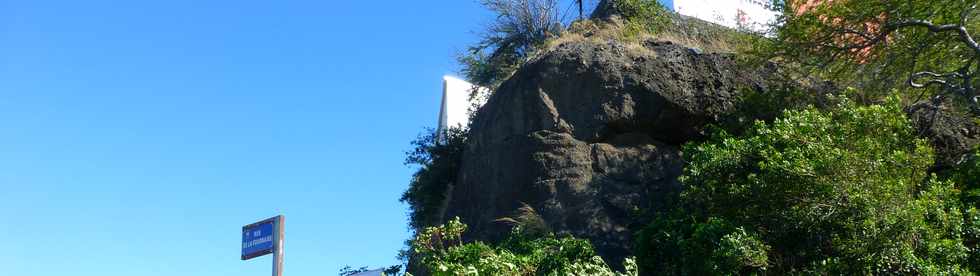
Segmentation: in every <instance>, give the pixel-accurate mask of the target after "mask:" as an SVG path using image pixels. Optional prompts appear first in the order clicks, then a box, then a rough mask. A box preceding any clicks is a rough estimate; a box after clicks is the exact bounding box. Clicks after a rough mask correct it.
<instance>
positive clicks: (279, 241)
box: [272, 215, 286, 276]
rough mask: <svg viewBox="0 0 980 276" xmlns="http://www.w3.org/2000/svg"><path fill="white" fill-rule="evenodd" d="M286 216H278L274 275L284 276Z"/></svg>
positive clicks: (273, 263) (274, 251)
mask: <svg viewBox="0 0 980 276" xmlns="http://www.w3.org/2000/svg"><path fill="white" fill-rule="evenodd" d="M285 223H286V217H284V216H282V215H279V216H276V230H275V231H276V232H275V234H274V235H275V237H274V238H273V241H275V243H276V244H275V245H274V246H273V248H272V276H282V257H283V242H284V240H285V238H284V236H285V235H284V234H285V231H284V230H285V225H283V224H285Z"/></svg>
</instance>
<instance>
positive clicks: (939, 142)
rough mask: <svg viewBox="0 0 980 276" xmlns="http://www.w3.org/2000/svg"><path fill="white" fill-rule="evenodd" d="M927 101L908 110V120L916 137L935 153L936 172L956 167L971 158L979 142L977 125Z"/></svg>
mask: <svg viewBox="0 0 980 276" xmlns="http://www.w3.org/2000/svg"><path fill="white" fill-rule="evenodd" d="M951 104H952V103H948V102H947V103H940V104H936V103H933V102H931V101H924V102H919V103H916V104H914V105H912V106H910V107H908V110H907V112H908V116H909V120H911V122H912V126H913V127H915V129H916V131H918V133H919V136H921V137H923V138H924V139H927V140H929V142H930V143H931V144H932V147H933V148H934V149H935V151H936V166H935V167H934V168H933V170H936V171H940V170H944V169H948V168H951V167H953V166H956V165H957V164H959V163H960V162H963V161H964V160H966V159H967V158H970V157H971V156H972V154H971V153H972V152H973V149H975V148H976V146H977V144H978V143H980V125H978V124H977V122H976V121H974V120H973V118H972V117H971V116H969V115H966V114H958V113H957V112H955V111H953V110H952V109H951V108H949V106H950V105H951Z"/></svg>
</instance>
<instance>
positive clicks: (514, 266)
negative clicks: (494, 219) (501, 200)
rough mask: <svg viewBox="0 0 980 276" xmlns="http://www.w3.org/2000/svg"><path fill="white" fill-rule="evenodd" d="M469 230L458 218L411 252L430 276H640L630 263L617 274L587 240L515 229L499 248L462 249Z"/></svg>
mask: <svg viewBox="0 0 980 276" xmlns="http://www.w3.org/2000/svg"><path fill="white" fill-rule="evenodd" d="M465 231H466V225H465V224H463V223H462V222H460V220H459V218H455V219H453V220H450V221H449V222H447V223H446V224H445V225H440V226H436V227H428V228H426V229H424V230H422V231H420V232H419V233H418V235H416V236H415V239H413V240H412V241H411V248H412V250H413V252H414V254H415V256H417V257H418V258H417V260H419V261H420V262H421V264H422V266H424V267H425V268H426V269H427V270H428V272H429V273H431V274H432V275H435V276H440V275H606V276H620V275H623V276H625V275H637V271H636V264H635V263H634V262H633V261H632V259H627V261H626V263H625V264H624V265H625V267H626V272H624V273H620V272H616V271H613V270H612V269H611V268H609V266H608V265H606V263H605V262H604V261H603V260H602V258H600V257H599V256H597V255H596V254H595V251H594V250H593V249H592V245H591V244H590V243H589V242H588V241H587V240H583V239H576V238H573V237H570V236H563V237H558V236H555V235H552V234H542V235H532V234H528V233H526V232H524V231H523V230H521V227H515V228H514V230H513V231H512V232H511V233H510V235H509V236H508V237H507V238H506V239H504V240H503V241H502V242H501V243H500V244H498V245H496V246H492V245H488V244H486V243H483V242H479V241H477V242H471V243H463V242H462V239H461V237H462V234H463V232H465Z"/></svg>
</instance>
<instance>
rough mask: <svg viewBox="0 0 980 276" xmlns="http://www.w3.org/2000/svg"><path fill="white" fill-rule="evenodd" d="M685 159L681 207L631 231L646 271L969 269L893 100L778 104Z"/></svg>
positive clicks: (950, 214)
mask: <svg viewBox="0 0 980 276" xmlns="http://www.w3.org/2000/svg"><path fill="white" fill-rule="evenodd" d="M684 156H685V157H686V159H687V160H688V161H689V164H688V166H687V167H686V168H685V171H684V175H683V176H682V177H681V181H682V182H683V183H684V184H685V186H686V187H685V190H684V191H683V192H682V194H681V198H680V200H681V204H680V205H679V206H678V207H677V209H676V210H674V211H673V212H671V213H668V214H665V215H664V216H662V217H661V218H659V219H657V220H656V221H654V222H653V223H651V224H650V225H649V226H648V227H647V228H646V229H644V230H643V231H642V232H641V233H640V234H639V237H638V242H639V243H638V251H639V253H638V258H640V265H641V269H643V270H644V271H647V272H652V273H663V274H758V273H776V274H783V273H817V274H893V273H898V274H929V275H931V274H939V273H950V274H960V273H964V274H965V273H968V271H966V270H965V269H964V268H963V267H962V265H964V264H965V261H966V259H967V254H968V249H967V248H966V246H964V243H963V240H962V237H961V234H962V232H963V226H964V222H963V214H962V212H961V211H960V210H961V208H960V204H959V201H958V200H956V199H957V190H956V189H955V188H954V187H953V184H952V183H951V182H949V181H939V180H937V179H935V178H934V177H930V176H929V175H928V174H927V169H928V168H929V167H930V166H931V165H932V162H933V159H932V150H931V149H930V148H929V147H928V145H927V143H926V142H925V141H923V140H921V139H918V138H917V137H916V136H915V133H913V130H912V128H911V126H910V125H909V122H908V120H907V119H906V118H905V117H904V113H903V111H902V108H901V105H900V103H899V100H898V99H897V98H890V99H889V101H888V102H887V104H884V105H872V106H864V107H862V106H856V105H855V104H853V103H851V102H849V101H846V100H843V101H842V103H840V104H839V105H838V106H837V107H836V108H834V109H831V110H829V111H820V110H817V109H813V108H809V109H804V110H790V111H786V112H784V113H783V116H782V117H781V118H780V119H777V120H775V121H773V122H772V123H765V122H756V124H755V125H754V126H753V127H752V128H750V129H749V130H747V131H746V133H745V134H744V135H742V136H738V137H734V136H730V135H728V134H726V133H724V132H720V133H717V134H715V135H713V137H712V138H711V139H710V140H708V141H706V142H704V143H703V144H688V145H686V146H685V148H684Z"/></svg>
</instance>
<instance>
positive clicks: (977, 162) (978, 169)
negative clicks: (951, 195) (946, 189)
mask: <svg viewBox="0 0 980 276" xmlns="http://www.w3.org/2000/svg"><path fill="white" fill-rule="evenodd" d="M942 177H943V178H945V179H948V180H950V181H952V182H954V183H956V184H957V188H959V189H960V190H961V191H962V193H961V194H960V200H961V201H962V202H963V209H964V210H966V211H964V212H963V219H964V226H963V241H964V243H965V244H966V246H967V248H969V249H970V258H969V267H970V269H971V270H973V271H974V272H978V271H980V210H978V208H980V151H976V152H975V153H974V155H973V156H972V157H970V158H969V159H966V161H965V162H963V163H961V164H959V165H958V166H956V167H954V168H952V169H950V170H947V171H944V172H943V175H942Z"/></svg>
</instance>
